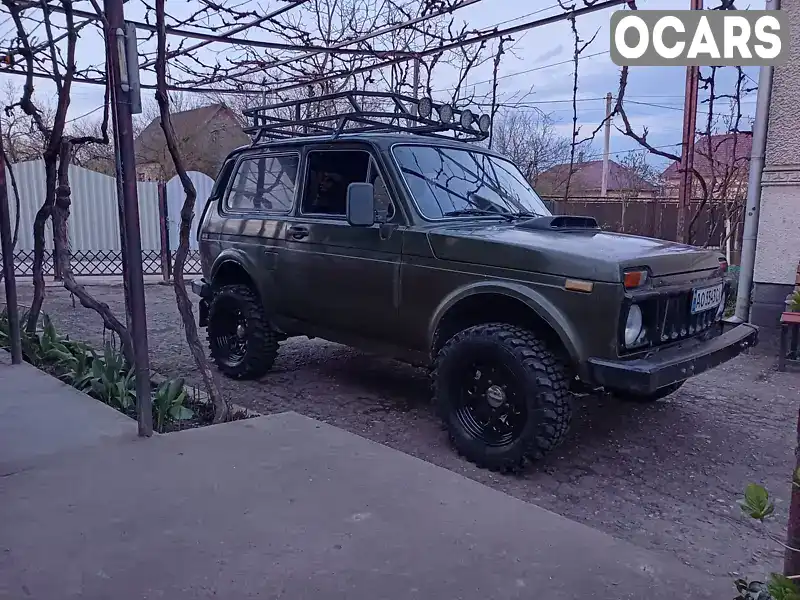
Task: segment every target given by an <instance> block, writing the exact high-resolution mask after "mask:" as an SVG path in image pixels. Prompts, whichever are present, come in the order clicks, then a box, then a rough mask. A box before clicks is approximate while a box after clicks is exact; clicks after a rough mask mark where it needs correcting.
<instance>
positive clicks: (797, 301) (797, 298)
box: [789, 290, 800, 312]
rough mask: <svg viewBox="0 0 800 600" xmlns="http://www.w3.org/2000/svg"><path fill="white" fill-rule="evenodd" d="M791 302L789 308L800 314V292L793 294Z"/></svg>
mask: <svg viewBox="0 0 800 600" xmlns="http://www.w3.org/2000/svg"><path fill="white" fill-rule="evenodd" d="M790 302H791V304H790V305H789V308H791V309H792V310H793V311H794V312H800V290H796V291H795V293H794V294H792V297H791V300H790Z"/></svg>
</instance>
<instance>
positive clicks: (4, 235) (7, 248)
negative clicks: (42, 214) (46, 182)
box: [0, 132, 22, 365]
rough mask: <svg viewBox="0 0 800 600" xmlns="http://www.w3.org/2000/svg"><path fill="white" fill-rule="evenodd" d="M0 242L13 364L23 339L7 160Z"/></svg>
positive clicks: (0, 180) (1, 176)
mask: <svg viewBox="0 0 800 600" xmlns="http://www.w3.org/2000/svg"><path fill="white" fill-rule="evenodd" d="M0 133H1V132H0ZM2 143H3V137H2V135H0V148H2ZM0 242H2V248H3V271H4V272H5V277H4V280H5V286H6V313H7V315H8V337H9V345H10V346H11V364H13V365H18V364H20V363H21V362H22V339H21V338H20V335H21V334H20V326H19V307H18V306H17V278H16V275H15V274H14V247H13V245H12V242H13V240H12V239H11V210H10V209H9V207H8V187H7V186H6V165H5V161H2V164H0Z"/></svg>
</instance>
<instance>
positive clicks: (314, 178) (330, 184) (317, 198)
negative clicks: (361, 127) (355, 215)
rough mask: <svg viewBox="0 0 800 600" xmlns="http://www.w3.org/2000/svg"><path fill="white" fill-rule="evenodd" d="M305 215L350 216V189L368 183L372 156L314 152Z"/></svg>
mask: <svg viewBox="0 0 800 600" xmlns="http://www.w3.org/2000/svg"><path fill="white" fill-rule="evenodd" d="M307 160H308V172H307V175H306V192H305V197H304V198H303V205H302V211H303V213H305V214H320V215H335V216H344V215H345V213H346V212H347V187H348V186H349V185H350V184H351V183H358V182H367V176H368V172H369V164H370V156H369V153H367V152H363V151H360V150H337V151H324V152H310V153H309V154H308V159H307Z"/></svg>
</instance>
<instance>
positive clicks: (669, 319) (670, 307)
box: [621, 289, 727, 354]
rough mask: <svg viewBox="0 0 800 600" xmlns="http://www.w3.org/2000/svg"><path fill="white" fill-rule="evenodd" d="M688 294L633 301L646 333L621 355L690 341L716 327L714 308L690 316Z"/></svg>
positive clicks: (682, 293)
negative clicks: (638, 310) (637, 306)
mask: <svg viewBox="0 0 800 600" xmlns="http://www.w3.org/2000/svg"><path fill="white" fill-rule="evenodd" d="M726 292H727V289H726ZM692 293H693V292H692V290H686V291H683V292H679V293H672V294H669V295H666V294H665V295H659V296H653V297H650V298H648V299H646V300H642V301H636V304H638V305H639V307H640V308H641V309H642V316H643V318H644V326H645V329H646V333H645V335H644V337H643V339H642V340H641V342H640V343H639V344H638V345H636V346H635V347H632V348H625V349H624V353H625V354H630V353H634V352H641V351H642V350H647V349H650V348H655V347H658V346H663V345H666V344H671V343H674V342H679V341H681V340H685V339H688V338H692V337H695V336H697V335H700V334H703V333H705V332H707V331H710V330H711V329H712V328H713V327H714V325H715V324H718V323H719V320H718V319H717V310H718V309H717V308H712V309H710V310H706V311H704V312H701V313H697V314H695V315H693V314H692ZM726 296H727V293H726V295H725V296H723V302H724V298H725V297H726ZM625 318H627V313H624V314H623V319H625ZM623 323H624V320H623ZM621 347H623V348H624V346H621Z"/></svg>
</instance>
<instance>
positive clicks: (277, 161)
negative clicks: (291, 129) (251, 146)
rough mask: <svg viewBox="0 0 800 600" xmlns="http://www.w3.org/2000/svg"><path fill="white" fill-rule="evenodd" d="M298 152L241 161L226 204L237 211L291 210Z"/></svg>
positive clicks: (277, 211)
mask: <svg viewBox="0 0 800 600" xmlns="http://www.w3.org/2000/svg"><path fill="white" fill-rule="evenodd" d="M299 164H300V158H299V156H298V155H296V154H281V155H273V156H256V157H253V158H246V159H244V160H242V161H241V162H240V163H239V168H238V169H237V171H236V176H235V177H234V179H233V183H232V184H231V189H230V191H229V192H228V198H227V202H226V204H227V206H228V208H229V209H231V210H235V211H237V210H238V211H254V210H255V211H260V212H270V213H281V214H285V213H288V212H289V211H290V210H291V209H292V205H293V204H294V190H295V185H296V183H297V169H298V166H299Z"/></svg>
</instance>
